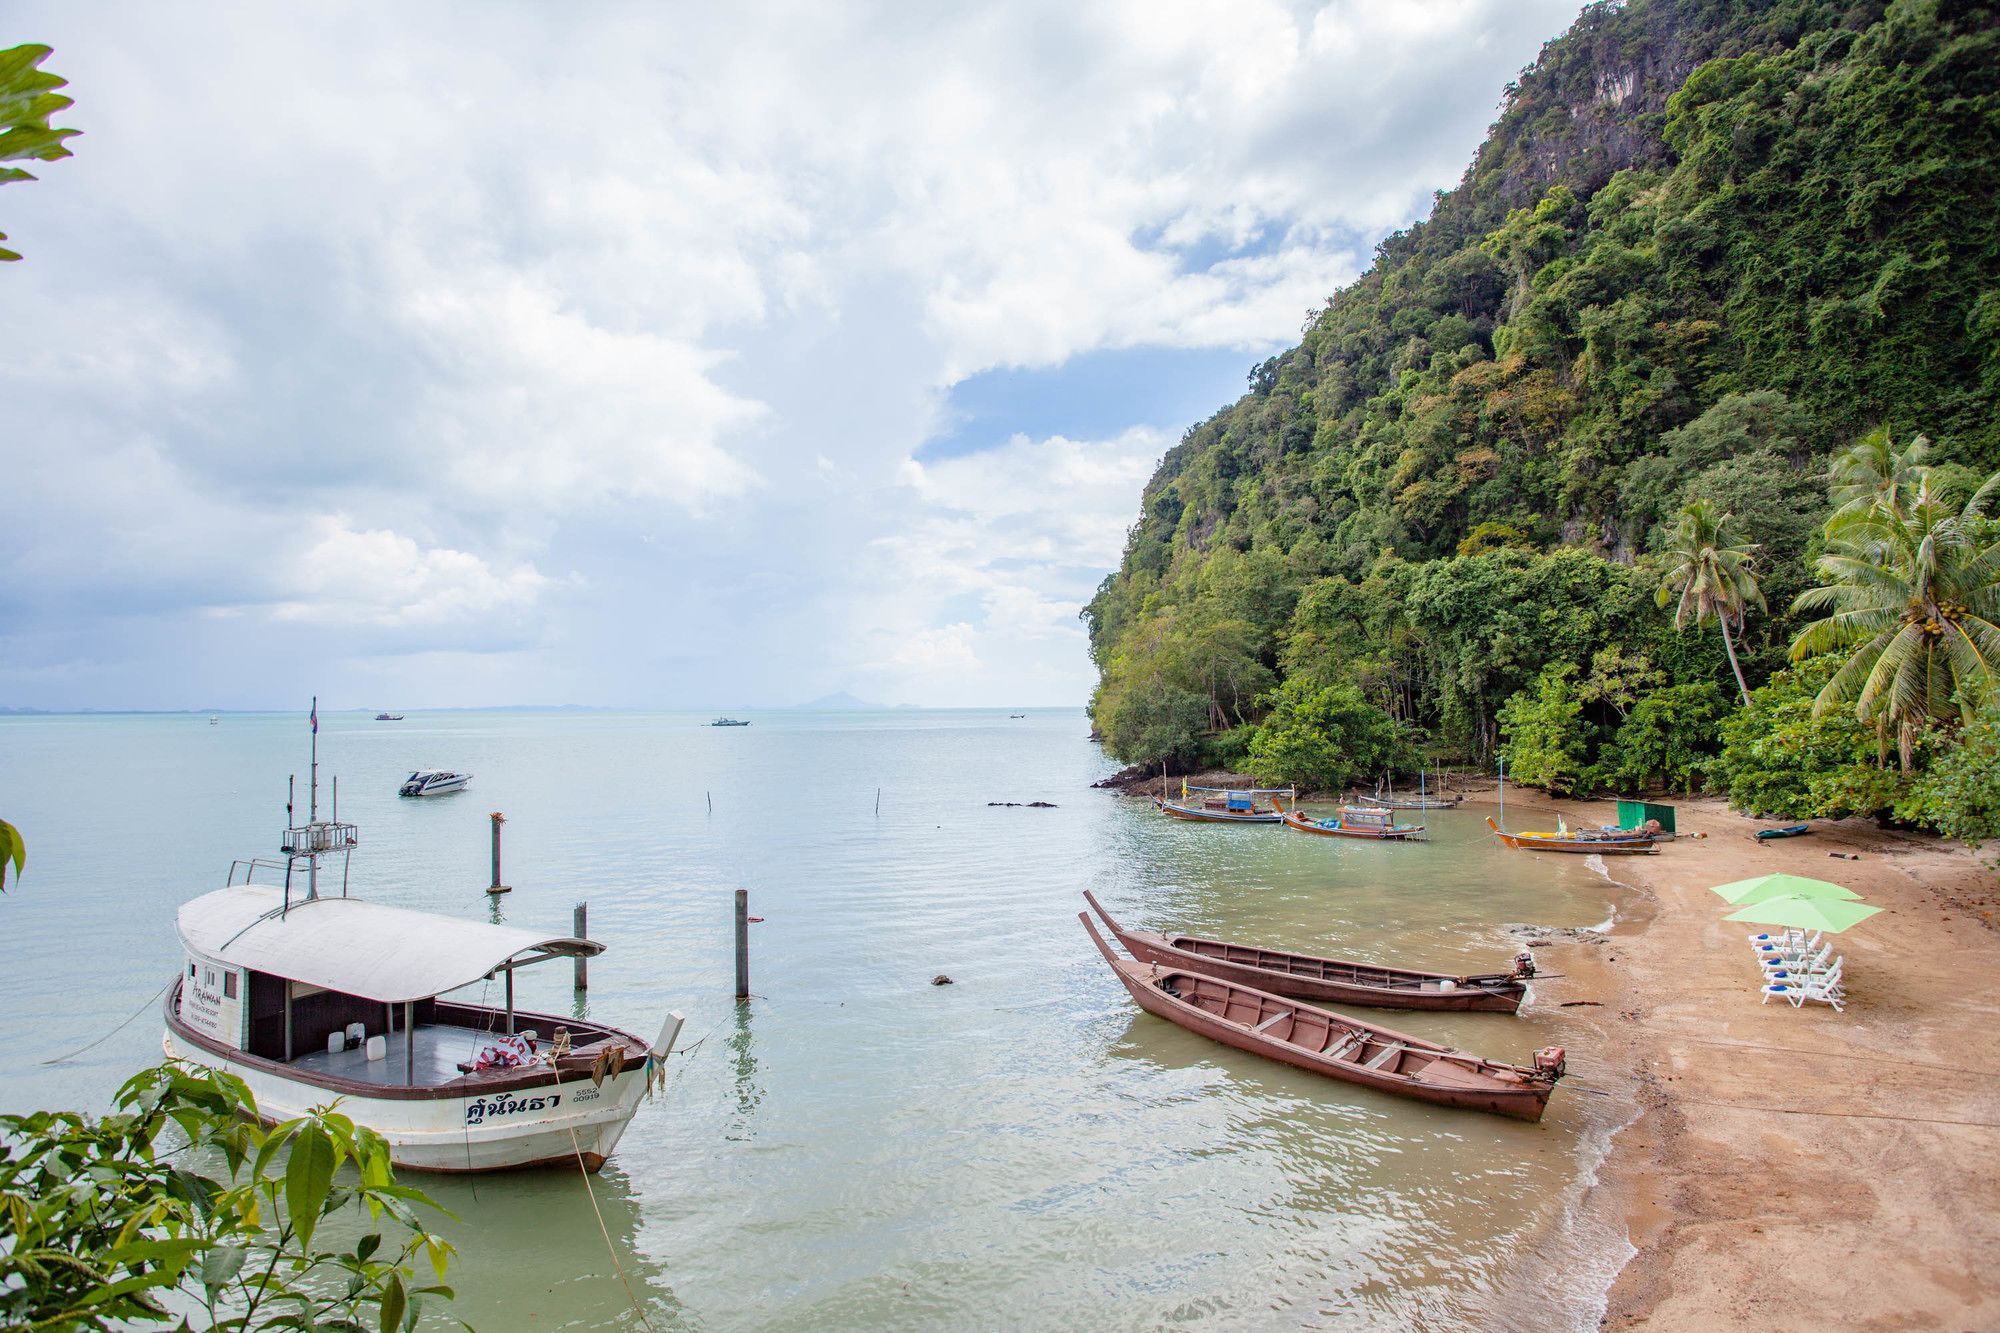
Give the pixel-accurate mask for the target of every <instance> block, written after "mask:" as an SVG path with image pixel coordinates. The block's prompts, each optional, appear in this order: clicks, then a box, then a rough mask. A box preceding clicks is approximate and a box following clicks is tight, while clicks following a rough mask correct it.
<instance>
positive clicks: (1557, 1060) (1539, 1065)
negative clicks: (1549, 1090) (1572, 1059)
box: [1535, 1046, 1569, 1083]
mask: <svg viewBox="0 0 2000 1333" xmlns="http://www.w3.org/2000/svg"><path fill="white" fill-rule="evenodd" d="M1535 1072H1536V1073H1537V1074H1540V1075H1541V1076H1542V1077H1544V1078H1546V1079H1547V1080H1548V1081H1549V1082H1551V1083H1553V1082H1555V1081H1556V1080H1557V1079H1559V1078H1561V1077H1562V1076H1563V1075H1564V1074H1566V1073H1568V1072H1569V1059H1568V1056H1567V1053H1566V1052H1565V1051H1564V1050H1563V1048H1562V1047H1560V1046H1544V1047H1542V1049H1541V1050H1539V1051H1536V1052H1535Z"/></svg>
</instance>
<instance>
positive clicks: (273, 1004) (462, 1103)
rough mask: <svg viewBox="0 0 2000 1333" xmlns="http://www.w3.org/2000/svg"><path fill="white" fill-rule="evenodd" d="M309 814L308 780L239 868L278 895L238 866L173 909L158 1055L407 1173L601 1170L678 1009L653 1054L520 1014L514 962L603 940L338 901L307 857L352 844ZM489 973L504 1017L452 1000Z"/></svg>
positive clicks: (554, 1019) (579, 1023) (657, 1065)
mask: <svg viewBox="0 0 2000 1333" xmlns="http://www.w3.org/2000/svg"><path fill="white" fill-rule="evenodd" d="M314 743H315V748H317V736H315V738H314ZM314 768H315V777H316V775H317V768H318V765H317V762H315V765H314ZM317 808H318V783H317V781H316V780H315V782H314V784H313V802H312V811H311V817H310V818H309V820H308V822H307V823H305V824H304V825H301V826H298V827H294V828H290V829H287V830H286V833H285V838H284V843H283V846H282V850H283V852H284V854H285V859H284V860H283V861H282V862H272V861H256V862H251V863H249V864H250V867H251V868H250V871H249V872H248V875H246V879H247V878H248V877H249V875H254V874H256V873H257V872H258V871H259V870H268V871H273V872H276V871H282V872H283V875H284V882H283V884H282V885H267V884H255V883H248V882H245V883H240V884H239V883H236V882H235V880H236V877H237V868H238V867H239V866H242V865H243V864H244V863H242V862H238V863H237V865H236V866H232V867H231V869H230V873H229V882H228V883H227V884H226V885H225V886H224V887H222V888H219V889H216V890H214V891H212V892H209V893H204V894H202V895H201V896H199V897H197V898H194V899H193V900H191V901H189V902H188V903H186V904H184V905H183V906H182V907H181V909H180V912H179V914H178V916H177V919H176V923H175V924H176V928H177V930H178V932H179V935H180V940H181V947H182V950H183V953H184V959H183V963H182V969H181V971H180V973H179V974H178V976H177V977H176V978H175V981H174V984H173V985H172V986H171V987H170V988H169V989H168V992H167V997H166V1003H165V1006H164V1009H165V1014H164V1017H165V1020H166V1033H165V1037H164V1039H163V1044H164V1046H165V1049H166V1053H167V1055H168V1056H169V1057H171V1058H175V1059H181V1060H187V1061H191V1062H193V1063H196V1064H202V1065H207V1066H209V1067H211V1068H214V1069H220V1070H224V1071H227V1072H228V1073H231V1074H234V1075H236V1076H237V1077H238V1078H241V1079H242V1080H243V1081H244V1082H245V1083H246V1084H248V1085H249V1087H250V1090H251V1092H252V1093H254V1094H255V1095H256V1098H257V1110H258V1113H259V1114H260V1115H261V1116H262V1117H263V1118H264V1119H266V1120H267V1121H270V1122H273V1123H276V1122H278V1121H282V1120H288V1119H291V1118H292V1117H294V1116H298V1115H301V1114H303V1113H305V1112H306V1111H307V1110H309V1109H310V1108H312V1107H314V1106H324V1105H329V1104H331V1103H333V1102H335V1101H336V1100H337V1101H338V1102H339V1104H340V1109H341V1111H342V1113H343V1114H345V1115H347V1116H349V1117H351V1118H352V1119H353V1120H354V1121H355V1122H356V1123H357V1124H362V1125H366V1126H368V1127H369V1128H370V1129H373V1130H374V1131H375V1132H377V1133H378V1134H380V1135H381V1136H382V1137H383V1138H384V1139H385V1140H386V1141H387V1142H388V1145H389V1155H390V1158H391V1160H392V1161H394V1162H395V1164H396V1165H397V1166H399V1167H404V1168H407V1169H410V1170H417V1171H457V1172H463V1171H497V1170H504V1169H507V1168H512V1167H528V1166H547V1165H560V1164H565V1163H575V1162H579V1161H580V1162H581V1163H582V1165H583V1166H584V1167H585V1169H587V1170H591V1171H595V1170H597V1169H598V1168H599V1167H601V1166H603V1165H604V1161H605V1159H606V1158H607V1157H609V1156H610V1155H611V1151H612V1149H613V1148H615V1147H616V1146H617V1145H618V1140H619V1137H620V1136H621V1135H623V1134H624V1132H625V1127H626V1125H628V1124H629V1123H631V1120H632V1116H633V1113H634V1112H635V1111H636V1110H637V1109H638V1105H639V1101H640V1099H641V1098H642V1097H643V1096H644V1095H645V1094H646V1092H647V1090H648V1088H649V1087H651V1086H652V1084H653V1082H654V1080H655V1078H656V1077H657V1076H658V1074H659V1072H660V1070H661V1069H662V1067H663V1065H664V1062H665V1060H666V1057H667V1055H668V1053H669V1052H670V1051H671V1050H672V1049H673V1043H674V1039H675V1037H676V1036H678V1035H679V1032H680V1026H681V1015H680V1014H679V1013H677V1012H669V1013H668V1014H667V1016H666V1021H665V1023H664V1024H663V1026H662V1027H661V1029H660V1033H659V1036H658V1038H657V1039H655V1040H653V1041H650V1042H649V1041H647V1040H645V1039H644V1038H641V1037H638V1036H635V1035H634V1034H632V1033H630V1032H626V1031H622V1030H620V1029H618V1028H614V1027H609V1026H607V1025H605V1024H602V1023H594V1022H590V1021H587V1020H581V1019H575V1018H566V1017H558V1016H555V1015H550V1014H536V1013H521V1012H517V1011H516V1009H515V1008H514V971H515V969H517V968H521V967H527V966H530V965H532V964H535V963H540V962H546V961H549V960H551V959H558V958H579V957H589V956H592V955H595V954H598V953H602V952H603V950H604V946H603V945H601V944H598V943H596V942H595V941H592V940H587V939H578V938H575V937H572V936H568V935H562V934H550V933H548V932H545V931H535V930H524V929H521V928H520V927H517V926H500V925H491V924H488V923H486V922H483V921H467V920H463V919H461V918H458V917H452V916H442V915H438V914H436V913H431V912H416V911H410V910H408V909H405V908H400V907H390V906H386V905H383V904H380V903H370V902H364V901H362V900H360V899H358V898H352V897H349V896H348V895H347V889H346V874H345V871H344V870H343V873H342V876H341V881H342V882H341V889H340V893H339V895H338V896H335V895H334V894H332V893H331V892H328V893H321V892H320V891H319V889H320V874H319V860H320V858H322V857H325V856H329V855H334V854H341V855H346V854H350V853H351V852H352V850H353V848H354V845H355V842H356V834H355V827H354V825H352V824H342V823H340V822H338V816H337V814H336V816H335V818H334V819H332V820H321V819H319V818H318V817H317ZM301 866H303V867H304V873H303V874H300V873H298V869H299V867H301ZM300 880H302V881H303V885H302V886H301V885H300V884H299V883H298V881H300ZM494 980H498V981H500V982H501V983H502V984H503V987H504V990H503V994H504V997H505V1003H504V1005H490V1004H485V1003H469V1002H465V1001H462V1000H457V999H452V998H449V997H450V995H451V993H452V992H455V991H459V990H461V989H462V988H464V987H467V986H471V985H474V984H477V983H479V982H482V981H494ZM481 998H482V1000H483V998H484V995H483V992H482V994H481Z"/></svg>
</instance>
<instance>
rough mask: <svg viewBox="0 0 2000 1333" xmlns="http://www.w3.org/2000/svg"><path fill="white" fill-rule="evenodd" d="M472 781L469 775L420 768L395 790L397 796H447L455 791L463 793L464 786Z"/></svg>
mask: <svg viewBox="0 0 2000 1333" xmlns="http://www.w3.org/2000/svg"><path fill="white" fill-rule="evenodd" d="M470 781H472V774H470V773H453V772H451V771H450V770H449V769H443V768H420V769H418V770H417V771H416V772H414V773H412V774H410V776H408V777H407V778H404V779H403V785H402V786H401V787H399V788H397V795H399V796H448V795H450V794H451V793H452V792H455V791H464V790H465V784H466V783H468V782H470Z"/></svg>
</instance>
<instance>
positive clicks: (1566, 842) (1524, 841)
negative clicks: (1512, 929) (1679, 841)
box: [1486, 815, 1660, 856]
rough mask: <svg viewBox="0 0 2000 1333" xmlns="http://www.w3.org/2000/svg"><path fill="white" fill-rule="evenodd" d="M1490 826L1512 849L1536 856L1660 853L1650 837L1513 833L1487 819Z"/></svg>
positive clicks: (1647, 835) (1640, 854) (1490, 818)
mask: <svg viewBox="0 0 2000 1333" xmlns="http://www.w3.org/2000/svg"><path fill="white" fill-rule="evenodd" d="M1486 826H1487V827H1488V828H1490V829H1492V830H1493V833H1494V835H1495V836H1496V837H1498V838H1499V839H1500V841H1502V842H1504V843H1506V844H1507V845H1508V846H1509V847H1525V848H1527V849H1528V850H1530V851H1536V852H1582V853H1585V854H1590V853H1597V854H1600V855H1603V856H1643V855H1650V854H1651V853H1653V852H1657V851H1659V850H1660V848H1659V845H1658V844H1657V843H1655V842H1654V841H1653V839H1652V837H1651V835H1650V834H1645V833H1636V834H1633V835H1630V836H1624V837H1614V836H1612V835H1611V834H1608V833H1509V832H1507V830H1505V829H1503V828H1501V827H1500V826H1499V825H1498V824H1496V823H1494V822H1493V816H1491V815H1488V816H1486Z"/></svg>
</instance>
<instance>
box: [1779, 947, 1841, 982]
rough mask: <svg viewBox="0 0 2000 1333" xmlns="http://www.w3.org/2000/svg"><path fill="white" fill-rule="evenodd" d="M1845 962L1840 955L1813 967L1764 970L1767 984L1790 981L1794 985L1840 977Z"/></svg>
mask: <svg viewBox="0 0 2000 1333" xmlns="http://www.w3.org/2000/svg"><path fill="white" fill-rule="evenodd" d="M1843 962H1844V960H1843V959H1842V958H1841V956H1840V955H1839V954H1835V955H1834V956H1833V961H1832V962H1830V963H1819V962H1816V963H1815V965H1814V966H1811V967H1804V966H1800V967H1767V968H1765V969H1764V980H1765V981H1766V982H1773V981H1788V982H1791V983H1793V984H1794V985H1796V984H1798V983H1800V982H1805V981H1817V980H1821V979H1823V978H1825V977H1829V976H1838V975H1839V974H1840V971H1841V967H1842V965H1843Z"/></svg>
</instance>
